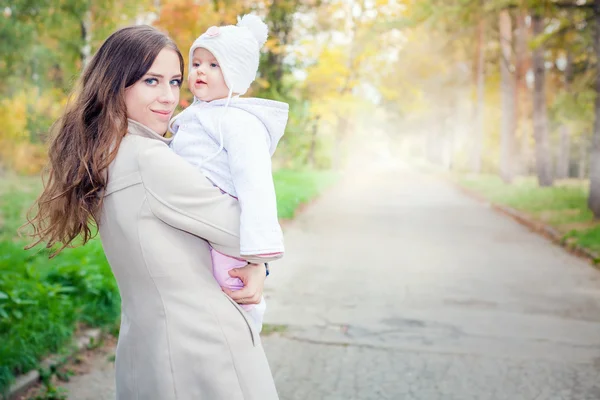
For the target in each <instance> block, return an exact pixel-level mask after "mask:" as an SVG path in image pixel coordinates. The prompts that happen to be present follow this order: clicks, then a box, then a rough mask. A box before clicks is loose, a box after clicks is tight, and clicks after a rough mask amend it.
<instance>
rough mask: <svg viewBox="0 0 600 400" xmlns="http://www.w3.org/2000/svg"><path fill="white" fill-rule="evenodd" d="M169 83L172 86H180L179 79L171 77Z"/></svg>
mask: <svg viewBox="0 0 600 400" xmlns="http://www.w3.org/2000/svg"><path fill="white" fill-rule="evenodd" d="M171 85H172V86H177V87H180V86H181V79H173V80H172V81H171Z"/></svg>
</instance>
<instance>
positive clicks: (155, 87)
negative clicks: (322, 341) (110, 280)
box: [31, 26, 277, 400]
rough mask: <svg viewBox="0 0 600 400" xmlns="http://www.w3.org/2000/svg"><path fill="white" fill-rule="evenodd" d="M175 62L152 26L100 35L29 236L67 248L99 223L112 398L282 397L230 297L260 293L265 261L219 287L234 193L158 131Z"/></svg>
mask: <svg viewBox="0 0 600 400" xmlns="http://www.w3.org/2000/svg"><path fill="white" fill-rule="evenodd" d="M183 70H184V68H183V58H182V56H181V54H180V52H179V50H178V49H177V47H176V46H175V44H174V43H173V42H172V41H171V40H170V39H169V38H168V37H167V36H165V35H164V34H162V33H161V32H159V31H158V30H156V29H154V28H151V27H147V26H145V27H144V26H136V27H129V28H124V29H121V30H119V31H117V32H115V33H114V34H112V35H111V36H110V37H109V38H108V39H107V40H106V42H105V43H104V44H103V45H102V47H101V48H100V49H99V50H98V52H97V54H96V55H95V56H94V58H93V59H92V60H91V62H90V64H89V65H88V67H87V68H86V69H85V71H84V73H83V75H82V77H81V80H80V84H79V89H78V90H77V91H76V94H75V99H74V101H73V102H71V104H70V105H68V106H67V109H66V111H65V113H64V115H63V117H62V118H61V119H60V120H59V121H58V122H57V123H56V124H55V126H54V127H53V129H54V137H53V140H52V143H51V145H50V149H49V154H50V160H49V179H48V181H47V182H46V185H45V188H44V191H43V192H42V194H41V196H40V198H39V199H38V214H37V215H36V216H35V218H34V219H33V220H32V221H31V223H32V225H33V227H34V236H35V238H36V240H37V241H36V243H39V242H41V241H44V242H47V244H48V246H53V245H55V244H61V245H62V247H60V250H62V248H64V247H65V246H67V245H68V244H70V243H72V241H73V240H74V239H75V238H76V237H81V238H82V239H83V241H84V242H86V241H87V240H88V239H89V238H90V237H91V236H92V231H91V228H90V226H89V224H90V223H92V224H96V225H97V226H98V227H99V232H100V236H101V238H102V244H103V246H104V251H105V253H106V256H107V259H108V261H109V263H110V265H111V268H112V270H113V272H114V275H115V277H116V279H117V282H118V285H119V290H120V293H121V298H122V319H121V331H120V335H119V344H118V346H117V355H116V381H117V398H118V399H121V400H129V399H140V400H148V399H156V400H168V399H180V400H183V399H210V400H213V399H214V400H217V399H226V400H231V399H261V400H262V399H277V393H276V390H275V386H274V383H273V378H272V375H271V372H270V369H269V366H268V363H267V360H266V357H265V354H264V351H263V349H262V346H261V343H260V338H259V336H258V335H257V333H256V332H254V331H253V328H252V327H251V325H250V324H249V323H248V320H247V318H246V315H245V314H244V311H242V309H241V308H240V306H239V305H238V304H237V303H236V302H235V301H237V302H238V303H241V304H255V303H258V302H259V300H260V298H261V294H262V287H263V283H264V279H265V266H264V265H263V264H248V266H246V267H243V268H239V269H238V270H236V271H235V273H234V274H235V276H236V277H239V278H240V279H242V281H244V283H245V287H244V288H243V289H241V290H239V291H236V292H228V293H229V294H230V295H231V298H230V297H229V296H227V295H226V294H225V293H223V291H222V290H221V288H220V287H219V286H218V285H217V283H216V281H215V280H214V278H213V275H212V270H211V259H210V253H209V247H208V243H207V241H208V242H210V244H211V245H212V246H213V247H214V248H215V249H217V250H218V251H220V252H222V253H224V254H227V255H230V256H239V237H238V232H239V208H238V204H237V202H236V201H235V200H234V199H232V198H231V197H230V196H226V195H222V194H221V192H220V191H219V189H217V188H215V187H213V186H212V185H211V184H210V182H209V181H208V180H206V179H205V178H204V177H203V176H202V175H201V174H200V172H198V171H197V170H196V169H195V168H193V167H192V166H191V165H189V164H188V163H186V162H185V161H183V160H182V159H180V158H178V156H176V155H175V154H173V153H172V152H171V151H170V150H169V148H168V143H169V141H170V139H167V138H165V137H164V136H163V134H164V132H166V130H167V124H168V122H169V120H170V118H171V117H172V114H173V112H174V110H175V107H176V106H177V104H178V101H179V90H180V85H181V80H182V75H183ZM34 245H35V243H34ZM60 250H59V251H60ZM250 261H252V260H250ZM254 261H256V260H254ZM234 300H235V301H234Z"/></svg>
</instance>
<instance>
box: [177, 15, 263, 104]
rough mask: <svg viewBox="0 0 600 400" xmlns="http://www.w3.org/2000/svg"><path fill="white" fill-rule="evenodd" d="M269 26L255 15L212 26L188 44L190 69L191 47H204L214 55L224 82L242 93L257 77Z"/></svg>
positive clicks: (231, 89)
mask: <svg viewBox="0 0 600 400" xmlns="http://www.w3.org/2000/svg"><path fill="white" fill-rule="evenodd" d="M268 32H269V29H268V27H267V25H266V24H265V23H264V22H263V21H262V20H261V19H260V18H259V17H257V16H256V15H253V14H246V15H244V16H243V17H242V18H239V17H238V23H237V25H227V26H222V27H216V26H212V27H210V28H208V30H207V31H206V32H205V33H204V34H202V35H201V36H200V37H199V38H198V39H196V40H195V41H194V43H193V44H192V47H191V48H190V58H189V60H190V63H189V64H190V70H191V64H192V63H191V60H192V57H193V54H194V50H196V49H197V48H200V47H202V48H205V49H206V50H208V51H210V52H211V53H212V54H213V56H215V58H216V59H217V62H218V63H219V66H220V67H221V71H222V72H223V77H224V78H225V84H226V85H227V87H228V88H229V90H230V91H231V92H233V93H237V94H240V95H242V94H244V93H246V92H247V91H248V88H249V87H250V85H251V84H252V82H254V79H256V73H257V72H258V62H259V57H260V48H261V47H262V46H263V45H264V44H265V42H266V41H267V36H268Z"/></svg>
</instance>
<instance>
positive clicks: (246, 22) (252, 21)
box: [237, 14, 269, 47]
mask: <svg viewBox="0 0 600 400" xmlns="http://www.w3.org/2000/svg"><path fill="white" fill-rule="evenodd" d="M237 26H239V27H246V28H248V29H249V30H250V32H252V35H253V36H254V38H255V39H256V41H257V42H258V46H259V47H263V46H264V44H265V43H266V42H267V36H269V28H268V27H267V24H265V23H264V22H263V21H262V20H261V19H260V17H258V16H256V15H254V14H246V15H244V16H243V17H242V18H238V24H237Z"/></svg>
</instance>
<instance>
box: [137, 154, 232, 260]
mask: <svg viewBox="0 0 600 400" xmlns="http://www.w3.org/2000/svg"><path fill="white" fill-rule="evenodd" d="M138 163H139V170H140V175H141V177H142V183H143V185H144V188H145V191H146V199H147V201H148V203H149V205H150V208H151V210H152V212H153V213H154V215H156V217H157V218H159V219H160V220H162V221H163V222H165V223H166V224H169V225H171V226H173V227H174V228H177V229H181V230H183V231H186V232H189V233H191V234H193V235H196V236H198V237H201V238H203V239H205V240H207V241H208V242H209V243H210V244H211V245H212V246H213V247H214V248H215V250H217V251H219V252H221V253H223V254H226V255H228V256H232V257H239V256H240V247H239V246H240V243H239V234H238V232H239V216H240V209H239V205H238V203H237V201H235V199H233V198H231V197H230V196H226V195H222V194H221V192H220V191H219V189H217V188H215V187H214V186H213V185H212V184H211V183H210V182H209V181H208V180H207V179H206V178H205V177H204V175H202V173H201V172H200V171H199V170H197V169H196V168H194V167H193V166H192V165H190V164H189V163H187V162H186V161H185V160H184V159H182V158H181V157H179V156H177V155H176V154H175V153H173V152H172V151H171V150H169V148H168V147H167V146H166V145H165V144H163V143H158V142H157V143H153V144H152V145H151V146H149V147H148V148H146V149H144V150H142V151H141V152H140V153H139V155H138Z"/></svg>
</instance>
